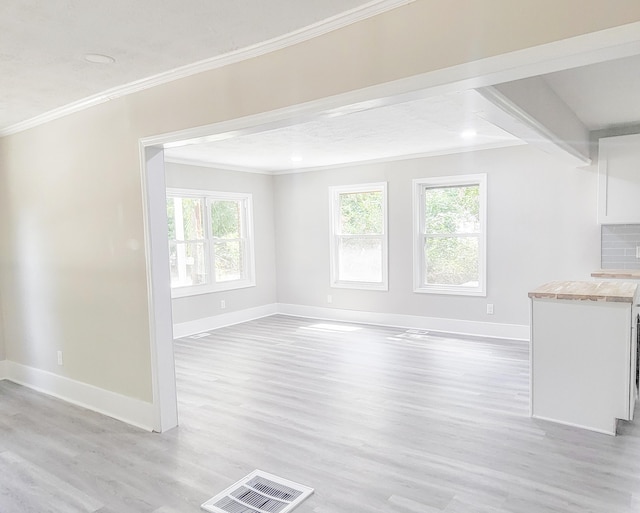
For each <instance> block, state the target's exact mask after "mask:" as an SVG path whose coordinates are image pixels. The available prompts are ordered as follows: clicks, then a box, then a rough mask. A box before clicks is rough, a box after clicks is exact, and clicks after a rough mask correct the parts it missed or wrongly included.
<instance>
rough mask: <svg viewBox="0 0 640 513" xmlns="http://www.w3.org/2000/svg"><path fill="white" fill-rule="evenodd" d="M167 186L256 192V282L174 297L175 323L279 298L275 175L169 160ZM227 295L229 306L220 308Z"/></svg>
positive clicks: (253, 306)
mask: <svg viewBox="0 0 640 513" xmlns="http://www.w3.org/2000/svg"><path fill="white" fill-rule="evenodd" d="M165 176H166V184H167V187H176V188H182V189H202V190H210V191H223V192H248V193H251V194H253V218H254V219H253V229H254V234H255V261H256V286H255V287H248V288H244V289H237V290H227V291H224V292H215V293H211V294H199V295H197V296H188V297H182V298H174V299H173V300H172V301H171V303H172V308H173V322H174V324H179V323H185V322H189V321H194V320H197V319H202V318H206V317H210V316H213V315H219V314H229V313H232V312H234V311H238V310H244V309H247V308H256V307H260V306H264V305H271V304H274V303H275V302H276V264H275V242H274V240H275V230H274V224H273V177H272V176H270V175H265V174H257V173H242V172H234V171H223V170H218V169H211V168H206V167H199V166H187V165H184V164H174V163H171V162H167V163H165ZM221 299H224V300H225V303H226V308H225V309H224V310H221V309H220V300H221Z"/></svg>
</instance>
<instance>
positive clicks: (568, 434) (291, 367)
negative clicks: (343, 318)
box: [0, 316, 640, 513]
mask: <svg viewBox="0 0 640 513" xmlns="http://www.w3.org/2000/svg"><path fill="white" fill-rule="evenodd" d="M323 325H324V326H323ZM347 329H353V331H345V330H347ZM176 366H177V377H178V390H179V404H180V419H181V426H180V427H179V428H178V429H175V430H172V431H170V432H168V433H165V434H162V435H160V434H150V433H145V432H142V431H140V430H138V429H135V428H132V427H129V426H127V425H125V424H122V423H120V422H118V421H115V420H112V419H108V418H104V417H102V416H100V415H98V414H95V413H91V412H87V411H84V410H82V409H80V408H77V407H74V406H71V405H68V404H65V403H63V402H61V401H58V400H56V399H53V398H50V397H47V396H44V395H41V394H38V393H35V392H33V391H30V390H28V389H25V388H22V387H20V386H17V385H14V384H12V383H9V382H6V381H4V382H0V512H1V513H14V512H15V513H23V512H32V511H33V512H38V513H41V512H55V513H61V512H71V513H75V512H100V513H115V512H118V513H127V512H132V513H133V512H135V513H144V512H154V513H177V512H180V513H183V512H190V511H193V512H196V511H198V510H199V505H200V504H201V503H202V502H204V501H205V500H206V499H208V498H210V497H211V496H213V495H214V494H216V493H217V492H219V491H221V490H222V489H224V488H226V487H227V486H229V485H230V484H232V483H233V482H235V481H236V480H238V479H239V478H241V477H243V476H244V475H246V474H248V473H249V472H250V471H252V470H254V469H256V468H258V469H261V470H265V471H267V472H271V473H274V474H277V475H280V476H282V477H285V478H287V479H290V480H293V481H298V482H300V483H302V484H305V485H308V486H311V487H314V488H315V490H316V491H315V494H314V495H312V496H311V497H310V498H309V499H308V500H307V501H306V502H305V503H303V504H302V505H301V506H300V507H299V508H298V509H297V510H296V513H297V512H300V513H311V512H313V513H365V512H366V513H382V512H385V513H433V512H447V513H507V512H508V513H518V512H523V513H524V512H527V513H533V512H535V513H547V512H556V513H558V512H576V513H577V512H580V513H585V512H602V513H630V512H638V511H640V424H639V423H638V422H634V423H622V424H621V426H620V429H619V436H617V437H615V438H614V437H609V436H606V435H601V434H597V433H591V432H587V431H582V430H578V429H573V428H569V427H563V426H559V425H555V424H551V423H547V422H543V421H536V420H532V419H530V418H529V417H528V380H529V378H528V349H527V344H525V343H522V342H513V341H492V340H461V339H455V338H443V337H436V336H428V335H425V334H420V333H411V332H407V331H406V330H402V329H393V328H379V327H371V326H357V325H348V324H336V323H328V322H321V321H313V320H307V319H294V318H290V317H284V316H275V317H270V318H266V319H262V320H258V321H253V322H250V323H246V324H243V325H238V326H232V327H229V328H223V329H220V330H217V331H215V332H212V333H211V334H209V335H207V336H206V337H204V338H200V339H191V338H185V339H181V340H178V341H177V342H176Z"/></svg>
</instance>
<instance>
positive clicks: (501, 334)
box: [278, 303, 529, 341]
mask: <svg viewBox="0 0 640 513" xmlns="http://www.w3.org/2000/svg"><path fill="white" fill-rule="evenodd" d="M278 313H280V314H283V315H291V316H294V317H308V318H311V319H323V320H330V321H346V322H355V323H359V324H372V325H376V326H392V327H397V328H410V329H421V330H429V331H436V332H439V333H450V334H453V335H465V336H472V337H489V338H501V339H509V340H522V341H527V340H529V326H526V325H521V324H501V323H494V322H481V321H467V320H462V319H445V318H438V317H423V316H418V315H406V314H393V313H380V312H364V311H359V310H340V309H336V308H324V307H317V306H305V305H291V304H283V303H279V304H278Z"/></svg>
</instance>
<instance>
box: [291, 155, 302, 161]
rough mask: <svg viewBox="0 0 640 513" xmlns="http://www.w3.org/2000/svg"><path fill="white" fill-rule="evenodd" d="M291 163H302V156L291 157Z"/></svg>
mask: <svg viewBox="0 0 640 513" xmlns="http://www.w3.org/2000/svg"><path fill="white" fill-rule="evenodd" d="M291 162H302V157H301V156H300V155H291Z"/></svg>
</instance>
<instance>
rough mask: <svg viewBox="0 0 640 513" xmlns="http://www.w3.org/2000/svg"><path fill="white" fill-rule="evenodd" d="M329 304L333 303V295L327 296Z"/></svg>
mask: <svg viewBox="0 0 640 513" xmlns="http://www.w3.org/2000/svg"><path fill="white" fill-rule="evenodd" d="M327 303H329V304H331V303H333V297H332V296H331V294H328V295H327Z"/></svg>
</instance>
